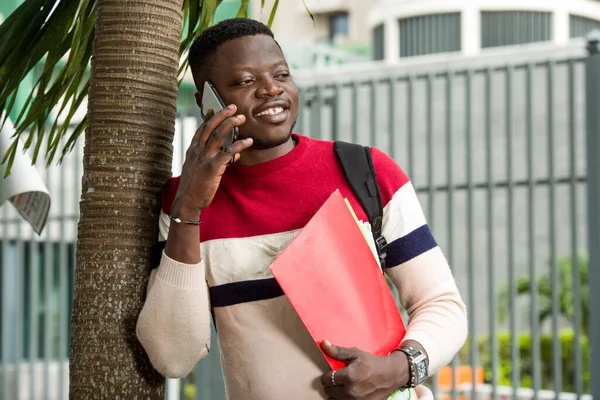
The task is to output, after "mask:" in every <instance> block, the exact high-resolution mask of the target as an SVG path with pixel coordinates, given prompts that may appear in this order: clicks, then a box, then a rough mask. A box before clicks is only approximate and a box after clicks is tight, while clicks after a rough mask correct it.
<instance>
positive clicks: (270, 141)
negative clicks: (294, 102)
mask: <svg viewBox="0 0 600 400" xmlns="http://www.w3.org/2000/svg"><path fill="white" fill-rule="evenodd" d="M295 126H296V122H295V121H294V123H293V124H292V126H291V128H289V130H287V133H283V134H282V132H281V131H279V132H272V134H267V135H252V134H248V135H244V133H243V132H240V139H244V138H247V137H251V138H252V140H253V141H254V142H253V144H252V147H251V148H252V149H254V150H268V149H272V148H275V147H277V146H281V145H283V144H286V143H287V142H288V141H289V140H290V138H291V137H292V132H293V131H294V127H295Z"/></svg>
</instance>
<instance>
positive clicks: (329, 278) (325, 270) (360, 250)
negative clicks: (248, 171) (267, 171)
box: [270, 191, 406, 370]
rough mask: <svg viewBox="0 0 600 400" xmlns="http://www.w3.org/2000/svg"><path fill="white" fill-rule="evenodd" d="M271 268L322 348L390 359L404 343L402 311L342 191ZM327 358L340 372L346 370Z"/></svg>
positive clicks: (338, 363)
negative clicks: (325, 345) (352, 350)
mask: <svg viewBox="0 0 600 400" xmlns="http://www.w3.org/2000/svg"><path fill="white" fill-rule="evenodd" d="M270 268H271V272H272V273H273V276H274V277H275V279H276V280H277V282H278V283H279V285H280V286H281V288H282V289H283V291H284V293H285V295H286V296H287V298H288V299H289V301H290V303H291V304H292V306H293V307H294V309H295V310H296V312H297V313H298V316H299V317H300V319H301V320H302V322H303V323H304V325H305V326H306V328H307V329H308V331H309V332H310V334H311V336H312V338H313V339H314V341H315V343H316V344H317V345H319V349H320V348H321V347H320V343H321V342H322V341H323V340H325V339H327V340H329V341H330V342H331V343H333V344H335V345H338V346H343V347H357V348H359V349H362V350H365V351H368V352H370V353H373V354H375V355H386V354H388V353H389V352H390V351H391V350H393V349H395V348H397V346H398V345H399V344H400V342H401V341H402V338H403V337H404V334H405V331H406V330H405V327H404V323H403V321H402V317H401V315H400V312H399V310H398V307H397V306H396V303H395V301H394V298H393V296H392V293H391V291H390V289H389V287H388V284H387V282H386V280H385V277H384V275H383V274H382V273H381V269H380V268H379V264H378V263H377V261H376V260H375V257H374V255H373V252H372V251H371V249H370V247H369V245H368V244H367V241H366V240H365V237H364V236H363V233H362V231H361V229H360V227H359V226H358V224H357V223H356V220H355V218H354V216H353V215H352V212H351V211H350V209H349V208H348V206H347V205H346V203H345V201H344V198H343V197H342V195H341V194H340V192H339V191H336V192H334V193H333V194H332V195H331V196H330V197H329V199H328V200H327V201H326V202H325V203H324V204H323V206H322V207H321V208H320V209H319V211H318V212H317V213H316V214H315V215H314V216H313V218H312V219H311V220H310V221H309V222H308V224H307V225H306V226H305V227H304V228H303V229H302V230H301V231H300V233H299V234H298V235H297V236H296V237H295V238H294V240H292V242H291V243H290V244H289V245H288V246H287V247H286V248H285V249H284V250H283V252H282V253H281V255H280V256H279V257H278V258H277V259H276V260H275V262H274V263H273V264H272V265H271V267H270ZM321 352H322V351H321ZM323 355H324V356H325V354H323ZM325 358H326V359H327V361H328V362H329V365H330V366H331V368H332V369H334V370H336V369H339V368H342V367H344V366H345V365H344V363H342V362H340V361H336V360H333V359H331V358H329V357H327V356H325Z"/></svg>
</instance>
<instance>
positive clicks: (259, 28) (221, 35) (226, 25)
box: [189, 18, 277, 89]
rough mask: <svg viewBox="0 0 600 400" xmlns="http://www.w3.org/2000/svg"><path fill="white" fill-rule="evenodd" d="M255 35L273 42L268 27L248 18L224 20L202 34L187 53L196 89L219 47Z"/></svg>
mask: <svg viewBox="0 0 600 400" xmlns="http://www.w3.org/2000/svg"><path fill="white" fill-rule="evenodd" d="M255 35H267V36H270V37H272V38H273V40H275V35H273V31H271V29H270V28H269V27H268V26H266V25H265V24H263V23H262V22H259V21H256V20H253V19H248V18H232V19H226V20H224V21H221V22H219V23H218V24H216V25H214V26H211V27H210V28H208V29H206V30H205V31H204V32H202V33H201V34H200V36H198V37H197V38H196V40H195V41H194V43H193V44H192V46H191V47H190V53H189V64H190V68H191V69H192V75H193V77H194V82H195V83H196V87H197V88H198V89H201V88H202V85H203V84H204V81H205V80H206V77H205V71H206V67H207V66H208V65H210V63H211V62H212V61H213V60H214V57H215V54H216V52H217V50H218V48H219V46H221V45H222V44H223V43H225V42H227V41H229V40H233V39H238V38H241V37H245V36H255ZM276 43H277V42H276Z"/></svg>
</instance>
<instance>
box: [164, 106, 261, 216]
mask: <svg viewBox="0 0 600 400" xmlns="http://www.w3.org/2000/svg"><path fill="white" fill-rule="evenodd" d="M236 111H237V107H236V106H235V105H233V104H232V105H230V106H228V107H227V108H225V109H223V110H221V111H219V112H218V113H216V114H214V115H212V112H209V113H208V115H207V116H206V117H207V118H206V121H204V123H203V124H202V125H201V126H200V128H199V129H198V130H197V131H196V133H195V134H194V138H193V139H192V143H191V145H190V147H189V148H188V150H187V152H186V157H185V162H184V164H183V168H182V172H181V178H180V182H179V189H178V190H177V194H176V195H175V200H174V203H173V215H175V216H177V217H178V218H181V219H190V220H196V219H197V218H198V216H199V215H200V213H201V212H202V209H204V208H206V207H207V206H208V205H209V204H210V203H211V201H212V199H213V197H214V196H215V193H216V191H217V188H218V187H219V184H220V182H221V177H222V176H223V173H225V169H226V168H227V165H228V164H229V163H230V161H231V160H232V157H233V160H234V162H235V161H237V160H238V159H239V158H240V154H239V153H240V152H242V151H243V150H245V149H247V148H248V147H250V146H252V139H242V140H238V141H235V142H234V143H233V144H232V145H231V146H229V147H228V148H224V149H221V147H222V146H223V138H224V137H225V136H226V135H228V134H229V133H230V132H231V130H232V129H233V128H234V127H235V126H240V125H242V124H243V123H244V122H245V121H246V118H245V116H244V115H235V112H236Z"/></svg>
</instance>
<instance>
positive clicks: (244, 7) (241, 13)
mask: <svg viewBox="0 0 600 400" xmlns="http://www.w3.org/2000/svg"><path fill="white" fill-rule="evenodd" d="M249 4H250V0H242V4H240V8H239V9H238V12H237V14H236V15H235V17H236V18H248V5H249Z"/></svg>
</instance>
